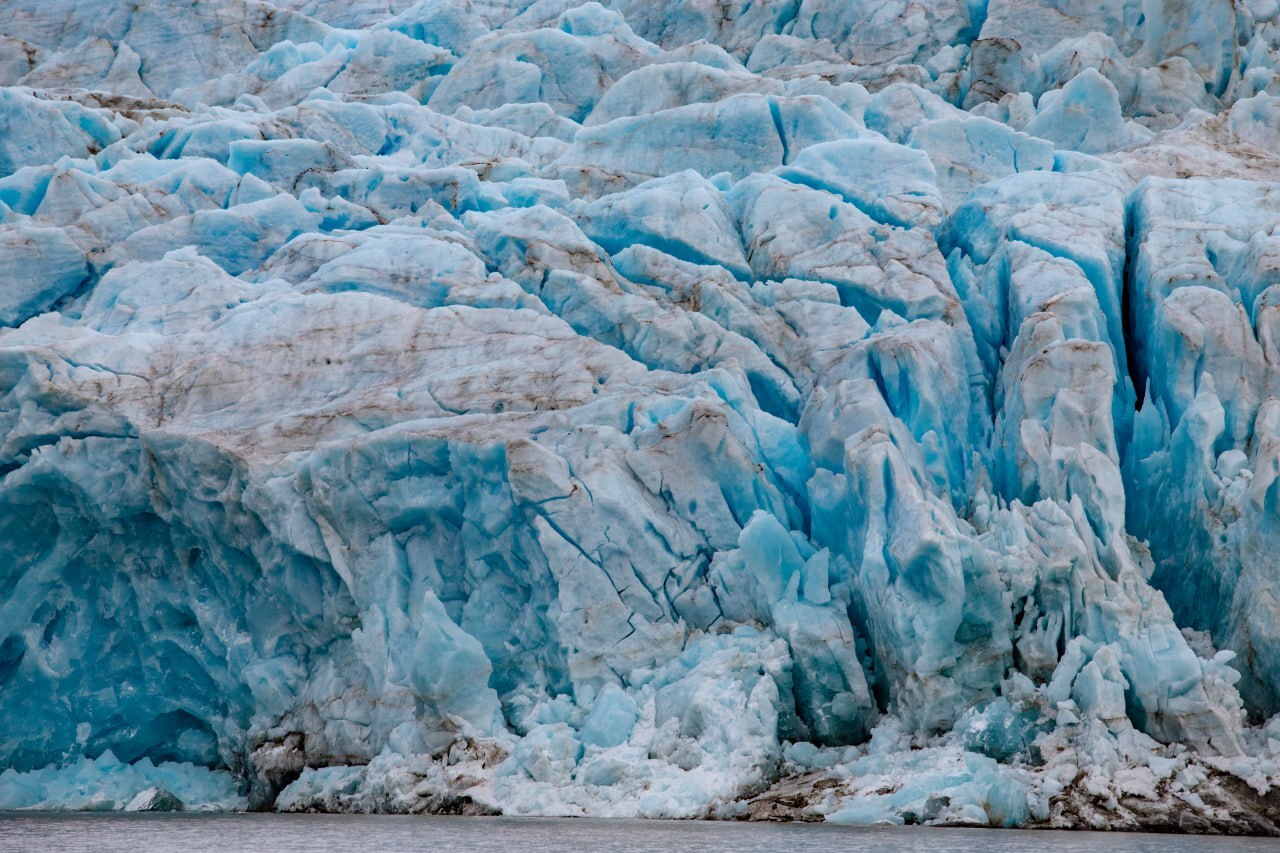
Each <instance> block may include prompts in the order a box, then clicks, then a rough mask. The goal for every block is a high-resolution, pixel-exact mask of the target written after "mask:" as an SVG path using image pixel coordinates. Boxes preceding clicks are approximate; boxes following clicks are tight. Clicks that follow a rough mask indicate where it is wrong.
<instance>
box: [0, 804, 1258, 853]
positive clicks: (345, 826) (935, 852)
mask: <svg viewBox="0 0 1280 853" xmlns="http://www.w3.org/2000/svg"><path fill="white" fill-rule="evenodd" d="M19 850H21V851H45V850H50V851H62V850H71V851H86V853H87V852H88V851H93V853H98V851H128V853H150V851H159V853H165V851H175V853H199V851H204V850H217V851H250V853H275V851H286V853H287V851H312V850H322V851H328V850H334V851H353V853H357V851H358V853H371V851H397V850H430V851H455V850H456V851H481V853H487V851H493V853H541V851H562V850H583V851H591V853H596V851H620V853H632V851H642V850H646V851H647V850H680V851H684V850H691V851H693V850H696V851H704V850H705V851H714V850H724V851H734V853H765V851H769V853H772V851H780V853H810V851H831V850H839V851H851V853H861V851H866V853H897V852H898V851H903V853H1004V851H1010V853H1012V851H1019V853H1021V851H1029V850H1052V851H1055V853H1100V851H1105V853H1166V851H1168V853H1199V851H1215V852H1216V851H1225V853H1253V851H1264V850H1265V851H1268V853H1276V851H1278V850H1280V843H1277V842H1276V841H1272V840H1268V839H1261V838H1243V839H1239V838H1213V837H1202V836H1175V835H1138V834H1129V833H1102V832H1036V831H1020V830H989V829H928V828H922V827H908V828H901V829H853V828H845V827H834V826H823V825H815V824H765V823H755V824H748V823H716V822H705V821H640V820H573V819H566V818H479V817H456V818H455V817H399V816H382V815H379V816H366V815H274V814H207V815H202V814H171V815H165V814H85V813H65V814H51V813H47V812H44V813H32V812H0V851H5V853H8V851H19Z"/></svg>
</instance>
